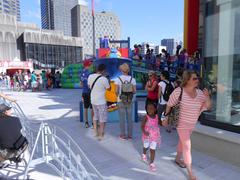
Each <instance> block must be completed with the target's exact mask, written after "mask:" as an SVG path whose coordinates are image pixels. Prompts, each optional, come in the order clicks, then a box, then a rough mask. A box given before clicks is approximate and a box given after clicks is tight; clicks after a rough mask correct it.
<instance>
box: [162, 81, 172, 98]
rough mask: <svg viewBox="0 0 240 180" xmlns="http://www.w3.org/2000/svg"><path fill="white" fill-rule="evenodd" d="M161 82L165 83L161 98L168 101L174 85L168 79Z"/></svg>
mask: <svg viewBox="0 0 240 180" xmlns="http://www.w3.org/2000/svg"><path fill="white" fill-rule="evenodd" d="M163 82H164V83H165V84H166V87H165V91H164V93H163V99H164V101H168V100H169V97H170V95H171V94H172V92H173V91H174V87H173V85H172V83H171V82H170V81H169V82H168V83H167V82H166V81H163Z"/></svg>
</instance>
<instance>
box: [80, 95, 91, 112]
mask: <svg viewBox="0 0 240 180" xmlns="http://www.w3.org/2000/svg"><path fill="white" fill-rule="evenodd" d="M82 98H83V105H84V108H85V109H88V108H92V104H91V99H90V93H82Z"/></svg>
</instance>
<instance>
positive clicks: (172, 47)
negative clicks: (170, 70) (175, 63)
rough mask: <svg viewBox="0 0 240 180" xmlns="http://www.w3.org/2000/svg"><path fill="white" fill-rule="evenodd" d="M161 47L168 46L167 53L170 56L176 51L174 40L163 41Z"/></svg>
mask: <svg viewBox="0 0 240 180" xmlns="http://www.w3.org/2000/svg"><path fill="white" fill-rule="evenodd" d="M161 46H166V47H167V52H168V53H169V54H170V55H173V54H174V51H175V49H176V44H175V40H174V39H163V40H161Z"/></svg>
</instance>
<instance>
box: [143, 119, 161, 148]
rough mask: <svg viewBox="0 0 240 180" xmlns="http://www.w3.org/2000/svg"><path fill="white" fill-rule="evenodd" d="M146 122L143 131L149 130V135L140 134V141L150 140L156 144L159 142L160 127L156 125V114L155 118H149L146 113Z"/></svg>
mask: <svg viewBox="0 0 240 180" xmlns="http://www.w3.org/2000/svg"><path fill="white" fill-rule="evenodd" d="M146 117H147V122H146V124H145V128H144V129H145V131H146V132H149V136H146V135H145V134H144V133H143V134H142V141H143V142H144V141H145V140H148V141H149V142H150V143H151V142H156V143H158V145H160V143H161V135H160V128H159V126H158V115H156V116H155V118H154V119H153V118H151V117H150V116H148V115H146Z"/></svg>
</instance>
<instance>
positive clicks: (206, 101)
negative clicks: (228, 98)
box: [163, 71, 211, 180]
mask: <svg viewBox="0 0 240 180" xmlns="http://www.w3.org/2000/svg"><path fill="white" fill-rule="evenodd" d="M198 85H199V78H198V76H197V73H196V72H193V71H185V72H184V73H183V81H182V86H181V87H179V88H176V89H175V90H174V91H173V93H172V94H171V96H170V98H169V101H168V103H167V108H166V112H165V114H166V115H167V114H169V112H170V110H171V107H173V106H175V105H176V104H177V103H178V98H179V96H180V94H181V91H182V99H181V101H180V113H179V121H178V126H177V132H178V136H179V142H178V146H177V155H176V158H175V162H176V163H177V164H178V165H179V166H180V167H182V168H184V167H186V168H187V171H188V175H189V179H190V180H195V179H196V177H195V176H194V175H193V172H192V166H191V164H192V157H191V140H190V136H191V134H192V131H193V129H194V127H195V125H196V123H197V120H198V118H199V115H200V114H201V112H203V111H205V110H207V109H210V107H211V100H210V97H209V93H208V90H207V89H204V90H203V91H201V90H200V89H198ZM166 117H167V116H166ZM165 124H167V118H166V120H164V122H163V125H165ZM182 157H183V161H182V160H181V159H182Z"/></svg>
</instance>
